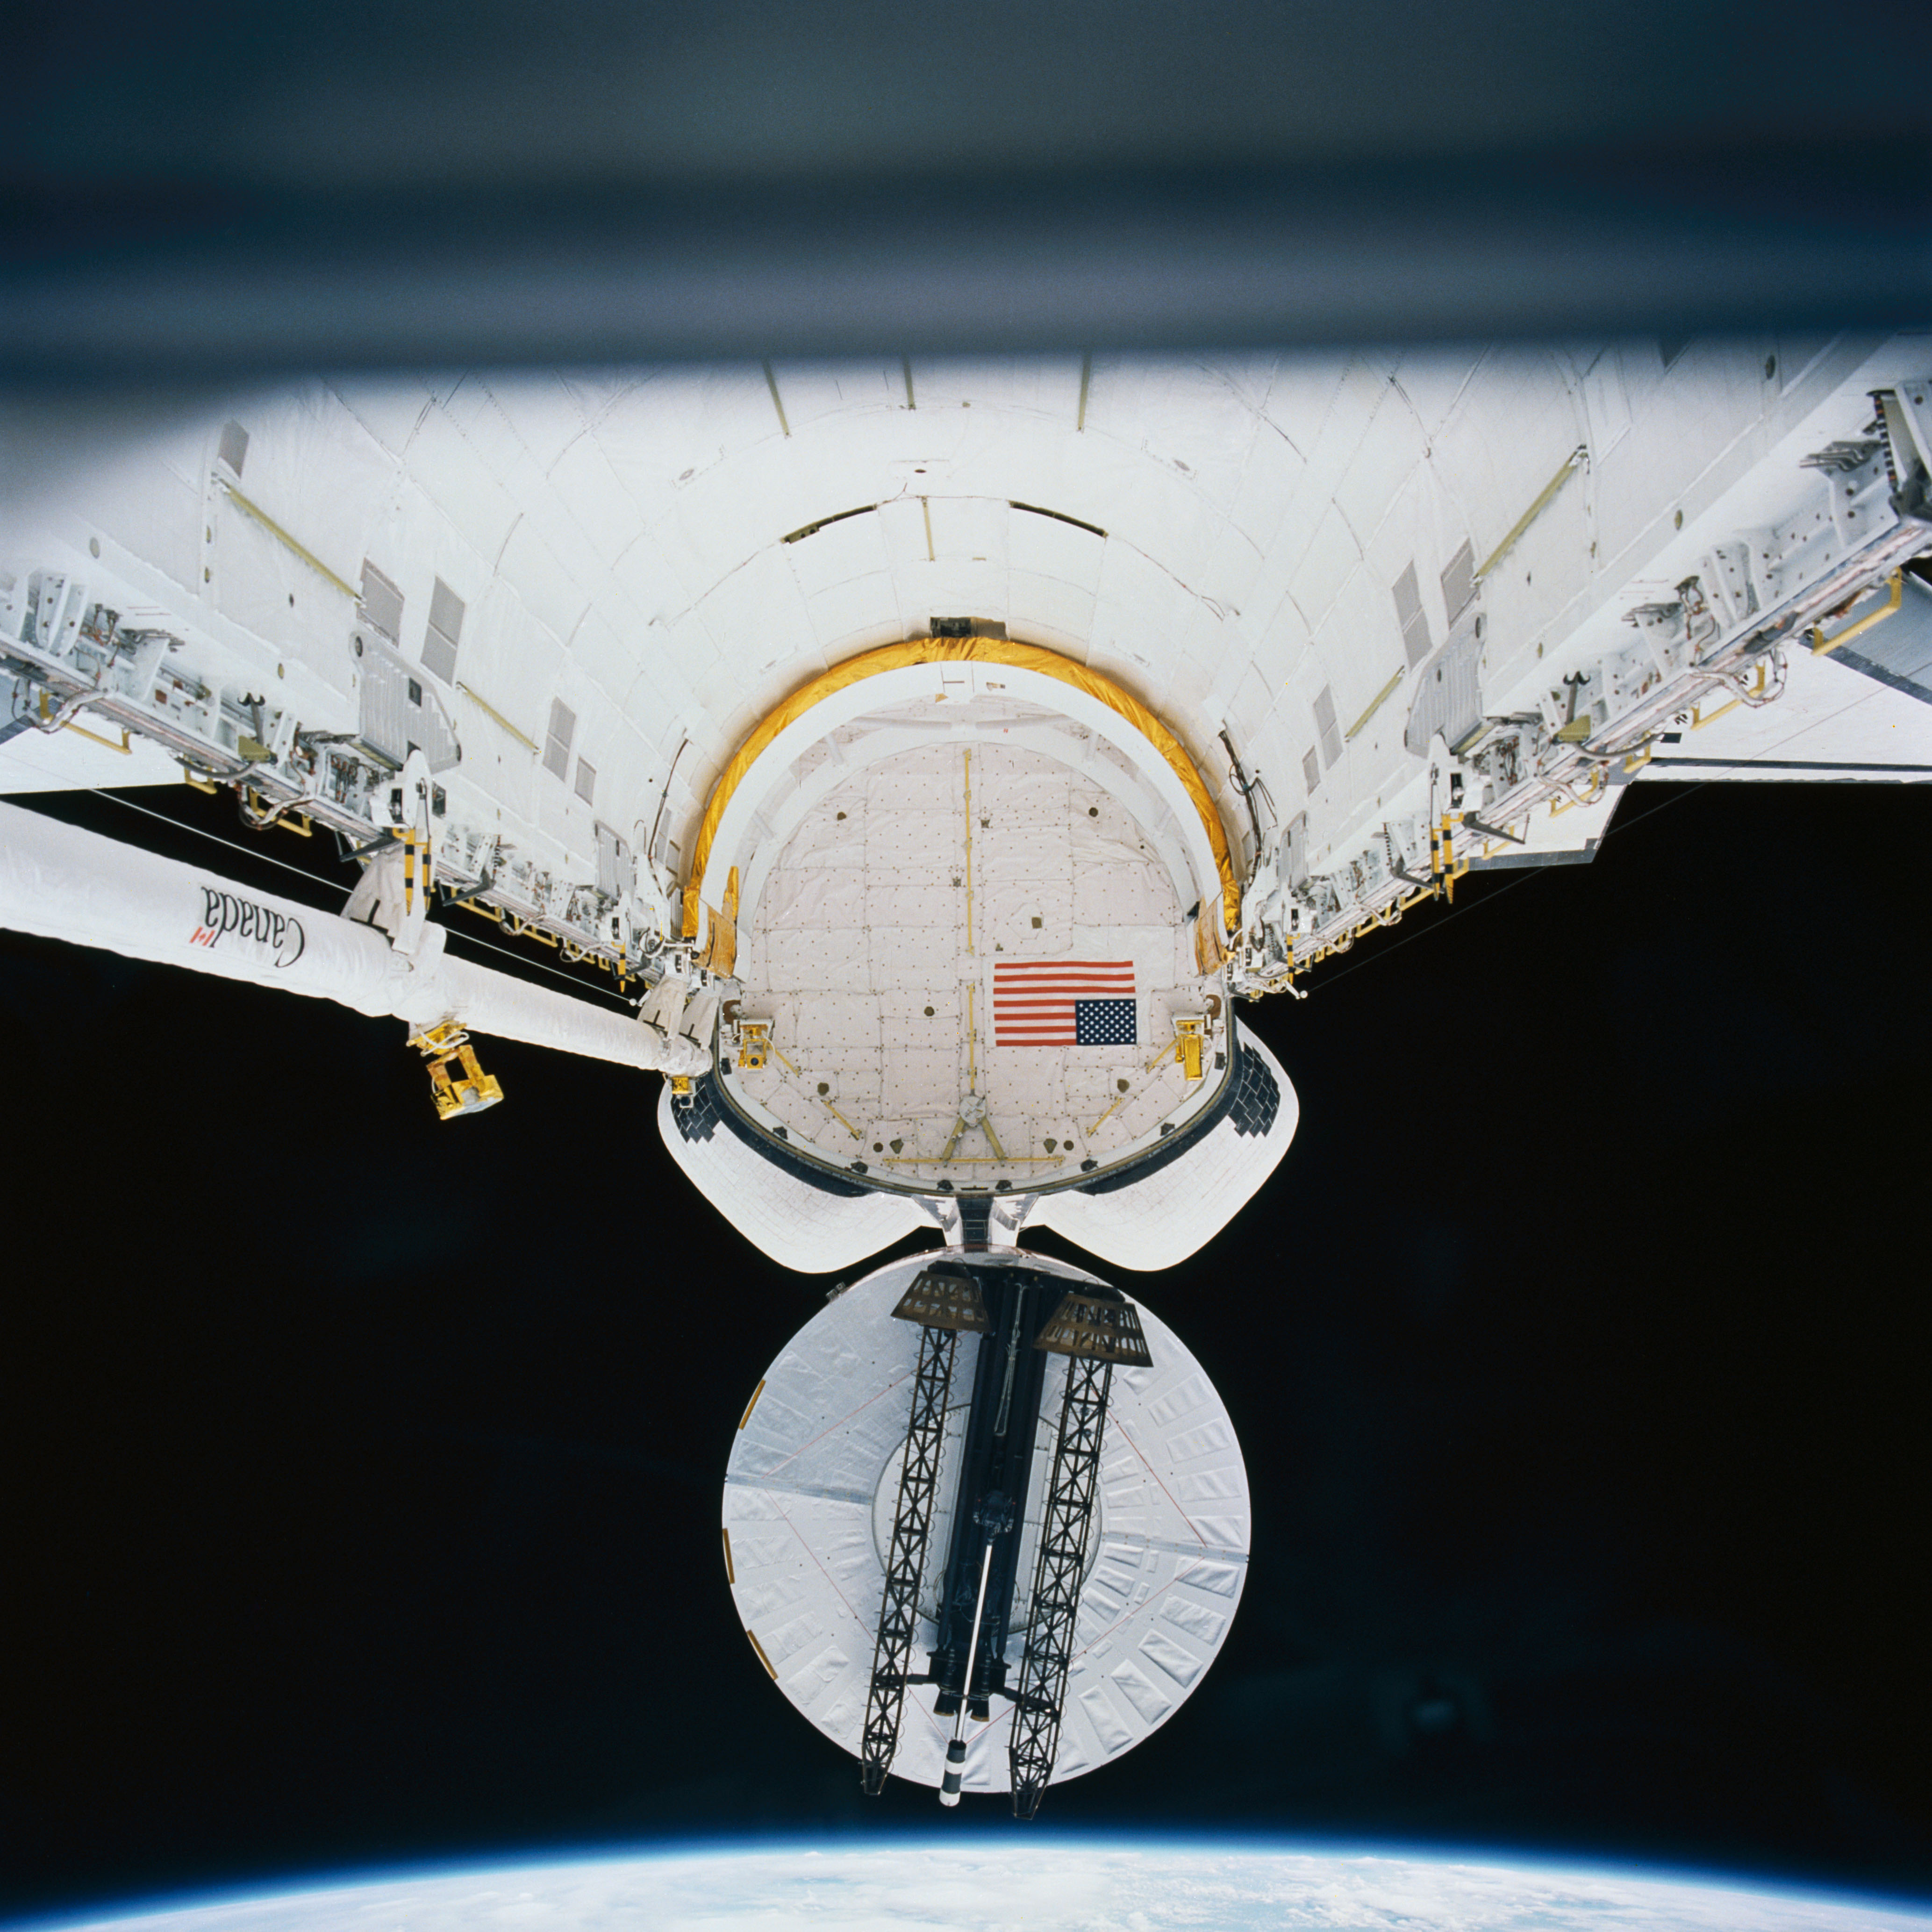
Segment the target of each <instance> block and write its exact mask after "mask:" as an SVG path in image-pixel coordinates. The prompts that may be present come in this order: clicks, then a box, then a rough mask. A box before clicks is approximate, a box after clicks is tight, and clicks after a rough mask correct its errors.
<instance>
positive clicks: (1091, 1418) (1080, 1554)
mask: <svg viewBox="0 0 1932 1932" xmlns="http://www.w3.org/2000/svg"><path fill="white" fill-rule="evenodd" d="M1133 1327H1134V1330H1135V1339H1136V1340H1138V1339H1139V1334H1138V1331H1139V1322H1135V1323H1134V1324H1133ZM1110 1352H1112V1351H1110ZM1141 1359H1142V1361H1145V1359H1146V1358H1145V1345H1142V1355H1141ZM1113 1377H1114V1364H1113V1363H1112V1361H1110V1360H1106V1359H1101V1360H1095V1359H1094V1358H1093V1357H1091V1356H1085V1355H1070V1357H1069V1359H1068V1361H1067V1394H1066V1397H1065V1399H1064V1401H1063V1402H1062V1403H1061V1409H1060V1439H1059V1441H1058V1442H1057V1443H1056V1444H1055V1445H1054V1451H1053V1476H1052V1481H1051V1482H1050V1483H1049V1484H1048V1487H1047V1492H1046V1514H1045V1517H1044V1518H1043V1520H1042V1522H1041V1523H1040V1561H1039V1564H1038V1566H1037V1568H1036V1569H1035V1571H1034V1585H1033V1614H1032V1616H1031V1617H1030V1618H1029V1619H1028V1628H1027V1644H1026V1655H1025V1658H1023V1659H1022V1662H1021V1664H1020V1684H1019V1694H1018V1696H1017V1697H1016V1699H1015V1700H1014V1701H1015V1706H1016V1708H1015V1709H1014V1712H1013V1744H1012V1746H1011V1748H1010V1750H1009V1752H1008V1754H1007V1755H1008V1760H1009V1763H1010V1765H1011V1767H1012V1772H1013V1816H1014V1817H1016V1818H1031V1817H1032V1816H1033V1815H1034V1813H1035V1812H1036V1811H1038V1810H1039V1808H1040V1797H1041V1795H1042V1794H1043V1793H1044V1792H1045V1791H1046V1784H1047V1781H1048V1779H1049V1778H1051V1777H1052V1775H1053V1760H1054V1756H1055V1753H1056V1752H1057V1751H1058V1750H1059V1748H1060V1720H1061V1711H1062V1709H1063V1708H1064V1706H1065V1703H1066V1700H1067V1671H1068V1669H1069V1667H1070V1666H1071V1664H1072V1663H1073V1626H1074V1622H1075V1619H1076V1617H1077V1616H1079V1610H1080V1586H1081V1582H1082V1579H1083V1577H1085V1573H1086V1568H1087V1538H1088V1534H1089V1532H1091V1529H1092V1528H1093V1523H1094V1500H1095V1498H1096V1496H1097V1493H1098V1491H1099V1489H1100V1442H1101V1438H1102V1436H1103V1434H1104V1433H1105V1432H1106V1427H1107V1396H1108V1393H1109V1389H1110V1388H1111V1387H1112V1383H1113ZM874 1676H875V1679H876V1673H874Z"/></svg>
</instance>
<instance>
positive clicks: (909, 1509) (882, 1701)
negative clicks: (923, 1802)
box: [859, 1318, 983, 1798]
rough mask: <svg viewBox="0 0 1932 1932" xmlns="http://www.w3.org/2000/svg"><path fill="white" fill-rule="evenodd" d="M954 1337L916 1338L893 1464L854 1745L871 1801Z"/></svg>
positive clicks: (899, 1680)
mask: <svg viewBox="0 0 1932 1932" xmlns="http://www.w3.org/2000/svg"><path fill="white" fill-rule="evenodd" d="M982 1319H983V1318H982ZM959 1336H960V1330H959V1328H930V1327H928V1328H922V1331H921V1333H920V1336H919V1367H918V1368H917V1369H916V1370H915V1371H914V1372H913V1383H912V1416H911V1420H910V1422H909V1423H908V1424H907V1429H906V1446H905V1460H904V1462H903V1463H901V1465H900V1466H899V1495H898V1505H897V1507H896V1508H895V1509H894V1511H893V1512H892V1553H891V1555H890V1556H889V1558H888V1559H887V1560H886V1590H885V1597H884V1600H883V1602H882V1603H881V1604H880V1606H879V1637H878V1642H877V1645H876V1646H874V1649H873V1652H872V1679H871V1685H870V1688H868V1691H867V1692H866V1694H865V1731H864V1733H863V1734H862V1736H861V1739H860V1741H859V1764H860V1766H861V1771H860V1782H861V1784H862V1785H863V1787H864V1789H865V1793H866V1796H868V1797H871V1798H876V1797H877V1796H878V1795H879V1793H880V1792H881V1791H883V1790H884V1789H885V1785H886V1772H888V1771H889V1770H890V1769H892V1760H893V1758H894V1757H895V1756H896V1755H897V1754H898V1748H899V1720H900V1718H901V1715H903V1713H904V1709H905V1688H906V1683H907V1677H908V1675H909V1673H910V1666H911V1664H912V1645H913V1637H914V1635H915V1634H916V1632H917V1631H918V1628H919V1583H920V1581H921V1580H922V1577H923V1576H924V1574H925V1571H926V1545H927V1544H928V1542H929V1541H930V1540H931V1538H932V1508H933V1501H934V1498H935V1496H936V1494H937V1493H938V1488H939V1459H940V1453H941V1450H942V1449H943V1448H944V1445H945V1439H946V1405H947V1397H949V1395H950V1393H951V1391H952V1388H953V1358H954V1356H955V1355H957V1354H958V1352H959Z"/></svg>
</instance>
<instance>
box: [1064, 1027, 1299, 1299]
mask: <svg viewBox="0 0 1932 1932" xmlns="http://www.w3.org/2000/svg"><path fill="white" fill-rule="evenodd" d="M1235 1024H1236V1025H1237V1026H1238V1027H1240V1031H1241V1051H1242V1052H1244V1053H1252V1054H1254V1055H1256V1056H1257V1057H1258V1058H1259V1059H1260V1060H1261V1061H1262V1063H1263V1064H1265V1066H1266V1067H1268V1070H1269V1071H1270V1072H1271V1073H1273V1074H1274V1078H1275V1083H1276V1085H1277V1086H1278V1087H1279V1088H1280V1090H1281V1103H1280V1106H1278V1107H1277V1109H1276V1111H1275V1117H1274V1123H1273V1124H1272V1125H1271V1127H1269V1129H1268V1132H1267V1133H1265V1134H1243V1133H1240V1132H1239V1131H1238V1130H1237V1128H1236V1127H1235V1122H1234V1121H1233V1120H1232V1118H1230V1117H1229V1115H1223V1116H1222V1117H1221V1118H1220V1120H1219V1121H1217V1122H1216V1123H1215V1124H1214V1126H1213V1127H1211V1128H1210V1129H1209V1130H1208V1132H1207V1133H1206V1134H1205V1135H1204V1136H1202V1139H1199V1141H1197V1142H1195V1144H1194V1145H1193V1146H1192V1147H1190V1148H1189V1149H1188V1150H1187V1152H1186V1153H1185V1154H1183V1155H1181V1157H1180V1159H1179V1160H1174V1161H1170V1162H1169V1163H1168V1165H1167V1166H1165V1167H1163V1168H1160V1169H1157V1171H1156V1172H1154V1173H1152V1174H1151V1175H1148V1177H1147V1178H1146V1179H1145V1180H1144V1181H1131V1182H1130V1183H1129V1184H1128V1185H1127V1186H1126V1187H1119V1188H1116V1189H1115V1190H1114V1191H1113V1192H1112V1193H1109V1194H1079V1193H1061V1194H1043V1195H1042V1196H1040V1205H1038V1206H1037V1208H1034V1211H1033V1212H1032V1213H1031V1214H1029V1215H1028V1217H1027V1226H1028V1227H1030V1228H1051V1229H1052V1230H1053V1231H1054V1232H1055V1234H1057V1235H1065V1236H1066V1238H1067V1240H1069V1241H1074V1242H1077V1243H1078V1244H1079V1245H1080V1246H1081V1247H1083V1248H1085V1249H1086V1250H1088V1253H1090V1254H1096V1255H1098V1256H1100V1259H1102V1260H1103V1261H1105V1262H1109V1263H1111V1264H1112V1265H1113V1266H1114V1267H1115V1268H1139V1269H1154V1268H1173V1267H1174V1266H1175V1265H1177V1264H1178V1263H1179V1262H1184V1261H1185V1260H1186V1259H1187V1257H1188V1256H1190V1255H1191V1254H1193V1253H1196V1251H1197V1250H1199V1249H1201V1248H1203V1247H1205V1246H1206V1245H1207V1244H1208V1242H1210V1241H1212V1240H1213V1239H1214V1237H1215V1236H1216V1235H1218V1234H1219V1233H1220V1232H1221V1230H1222V1229H1223V1228H1225V1227H1226V1226H1227V1225H1228V1223H1229V1222H1230V1221H1231V1220H1233V1219H1234V1217H1235V1215H1236V1214H1238V1213H1239V1212H1240V1211H1241V1209H1242V1208H1244V1207H1245V1206H1246V1205H1247V1202H1248V1201H1249V1199H1250V1198H1251V1197H1252V1196H1253V1194H1254V1193H1255V1191H1256V1189H1258V1188H1259V1187H1260V1186H1261V1184H1262V1182H1263V1181H1265V1180H1267V1178H1268V1176H1269V1175H1271V1174H1272V1173H1273V1172H1274V1170H1275V1169H1276V1166H1277V1165H1278V1164H1279V1163H1280V1160H1281V1157H1282V1156H1283V1154H1286V1153H1287V1151H1288V1144H1289V1142H1290V1141H1292V1139H1294V1138H1295V1124H1296V1123H1297V1122H1298V1121H1299V1120H1300V1119H1301V1108H1300V1106H1298V1103H1297V1102H1296V1100H1295V1089H1294V1088H1293V1087H1292V1086H1291V1085H1289V1079H1288V1076H1287V1075H1286V1073H1283V1071H1282V1070H1281V1063H1280V1061H1278V1060H1277V1059H1276V1058H1275V1057H1274V1055H1273V1054H1271V1052H1269V1051H1268V1049H1267V1048H1266V1047H1265V1046H1263V1045H1262V1043H1261V1042H1260V1041H1259V1040H1257V1039H1256V1037H1255V1036H1254V1035H1253V1034H1252V1033H1250V1031H1248V1029H1247V1028H1246V1027H1244V1026H1241V1023H1240V1022H1239V1021H1237V1022H1235Z"/></svg>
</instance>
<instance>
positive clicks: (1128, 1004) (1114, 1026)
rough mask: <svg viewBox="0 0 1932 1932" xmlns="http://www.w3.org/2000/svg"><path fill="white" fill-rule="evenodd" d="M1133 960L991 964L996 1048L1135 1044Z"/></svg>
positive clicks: (1054, 960) (997, 962)
mask: <svg viewBox="0 0 1932 1932" xmlns="http://www.w3.org/2000/svg"><path fill="white" fill-rule="evenodd" d="M1134 1011H1135V1009H1134V962H1133V961H1132V960H1131V959H1014V960H995V962H993V1044H994V1045H995V1046H1133V1045H1134V1043H1135V1028H1134Z"/></svg>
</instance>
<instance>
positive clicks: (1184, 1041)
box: [1174, 1013, 1208, 1080]
mask: <svg viewBox="0 0 1932 1932" xmlns="http://www.w3.org/2000/svg"><path fill="white" fill-rule="evenodd" d="M1174 1035H1175V1038H1174V1057H1175V1059H1176V1060H1178V1061H1180V1062H1181V1071H1182V1073H1184V1074H1186V1075H1187V1077H1188V1079H1190V1080H1199V1079H1200V1078H1201V1074H1202V1066H1203V1064H1204V1058H1205V1052H1206V1049H1207V1045H1208V1022H1206V1021H1205V1019H1202V1017H1201V1016H1200V1015H1199V1014H1198V1013H1190V1014H1187V1015H1184V1016H1182V1017H1181V1018H1179V1019H1176V1020H1175V1022H1174Z"/></svg>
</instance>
